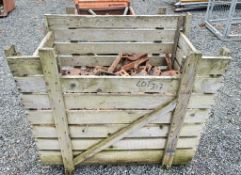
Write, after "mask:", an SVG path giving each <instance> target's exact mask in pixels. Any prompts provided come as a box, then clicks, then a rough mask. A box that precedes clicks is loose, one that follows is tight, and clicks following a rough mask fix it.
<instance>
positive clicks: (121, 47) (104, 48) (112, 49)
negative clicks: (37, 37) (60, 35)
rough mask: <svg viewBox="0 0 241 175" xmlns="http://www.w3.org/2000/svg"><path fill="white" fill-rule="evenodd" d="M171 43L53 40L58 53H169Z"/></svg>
mask: <svg viewBox="0 0 241 175" xmlns="http://www.w3.org/2000/svg"><path fill="white" fill-rule="evenodd" d="M172 47H173V43H172V42H170V43H152V42H79V43H70V42H55V48H56V50H57V52H58V54H63V55H64V54H90V53H97V54H107V53H112V54H116V53H119V52H128V53H171V51H172Z"/></svg>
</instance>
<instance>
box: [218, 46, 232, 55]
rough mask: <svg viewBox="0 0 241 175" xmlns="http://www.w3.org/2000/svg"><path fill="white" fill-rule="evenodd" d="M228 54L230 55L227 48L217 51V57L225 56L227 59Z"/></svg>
mask: <svg viewBox="0 0 241 175" xmlns="http://www.w3.org/2000/svg"><path fill="white" fill-rule="evenodd" d="M230 54H231V52H230V50H229V49H228V48H226V47H222V48H221V49H220V51H219V55H220V56H227V57H229V56H230Z"/></svg>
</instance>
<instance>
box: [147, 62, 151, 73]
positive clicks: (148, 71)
mask: <svg viewBox="0 0 241 175" xmlns="http://www.w3.org/2000/svg"><path fill="white" fill-rule="evenodd" d="M151 69H152V65H151V64H150V62H149V61H147V62H146V71H147V73H148V74H150V71H151Z"/></svg>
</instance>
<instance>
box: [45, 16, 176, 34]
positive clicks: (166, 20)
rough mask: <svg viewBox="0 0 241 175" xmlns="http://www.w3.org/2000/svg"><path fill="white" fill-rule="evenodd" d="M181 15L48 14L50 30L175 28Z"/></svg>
mask: <svg viewBox="0 0 241 175" xmlns="http://www.w3.org/2000/svg"><path fill="white" fill-rule="evenodd" d="M178 16H179V15H163V16H161V15H156V16H155V15H154V16H83V15H81V16H79V15H46V18H47V22H48V29H49V30H53V31H54V30H56V29H68V28H114V29H118V28H124V29H135V28H143V29H153V28H159V29H162V28H164V29H175V28H176V24H177V18H178Z"/></svg>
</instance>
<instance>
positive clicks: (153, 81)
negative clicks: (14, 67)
mask: <svg viewBox="0 0 241 175" xmlns="http://www.w3.org/2000/svg"><path fill="white" fill-rule="evenodd" d="M15 80H16V84H17V87H18V88H19V91H20V92H33V93H39V92H40V93H41V92H46V91H47V89H46V84H45V81H44V78H43V76H29V77H15ZM222 81H223V78H222V77H220V78H210V77H197V78H196V80H195V83H194V87H193V92H194V93H207V94H212V93H216V92H217V90H218V89H219V88H220V87H221V86H222ZM178 82H179V78H178V76H177V77H156V76H145V77H143V76H138V77H118V76H114V77H112V76H109V77H107V76H104V77H100V76H64V77H62V78H61V85H62V89H63V92H71V93H72V92H103V93H106V92H111V93H115V92H124V93H126V92H131V93H132V94H135V93H138V94H140V93H144V92H155V93H167V94H176V92H177V88H178Z"/></svg>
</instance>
